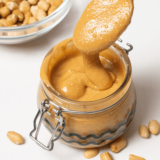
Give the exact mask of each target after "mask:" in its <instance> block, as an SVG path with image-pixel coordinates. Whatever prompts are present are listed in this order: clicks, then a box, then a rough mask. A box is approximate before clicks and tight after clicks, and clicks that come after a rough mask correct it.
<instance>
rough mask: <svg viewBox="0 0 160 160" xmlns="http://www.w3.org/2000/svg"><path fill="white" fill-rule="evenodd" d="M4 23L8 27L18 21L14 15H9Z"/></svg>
mask: <svg viewBox="0 0 160 160" xmlns="http://www.w3.org/2000/svg"><path fill="white" fill-rule="evenodd" d="M6 21H7V25H8V26H12V25H15V24H16V22H17V21H18V17H17V16H16V15H15V14H11V15H9V16H8V17H7V19H6Z"/></svg>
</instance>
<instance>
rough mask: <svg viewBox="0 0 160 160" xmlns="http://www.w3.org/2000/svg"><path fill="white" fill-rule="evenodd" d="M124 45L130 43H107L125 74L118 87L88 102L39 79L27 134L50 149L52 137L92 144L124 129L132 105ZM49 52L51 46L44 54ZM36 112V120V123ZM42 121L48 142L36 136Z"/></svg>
mask: <svg viewBox="0 0 160 160" xmlns="http://www.w3.org/2000/svg"><path fill="white" fill-rule="evenodd" d="M121 42H122V41H121ZM127 45H128V46H129V47H130V49H129V50H126V49H124V48H122V47H120V46H119V45H117V44H114V45H112V46H111V47H110V48H111V49H113V50H114V51H115V52H116V54H117V55H118V56H119V57H120V58H121V59H122V61H123V63H124V66H125V69H126V76H125V80H124V82H123V84H122V85H121V86H120V88H119V89H118V90H116V91H115V92H114V93H113V94H111V95H109V96H108V97H105V98H103V99H100V100H96V101H91V102H81V101H74V100H70V99H67V98H64V97H62V96H61V95H58V94H57V93H56V92H55V91H54V90H52V89H51V88H49V87H48V86H47V85H45V84H44V83H43V82H42V81H41V82H40V85H39V89H38V108H39V111H38V113H37V115H36V118H35V120H34V130H33V131H32V132H31V133H30V137H31V138H32V139H33V140H34V141H36V143H37V144H39V145H40V146H41V147H43V148H44V149H46V150H52V149H53V143H54V141H56V140H57V139H60V140H61V141H62V142H63V143H65V144H67V145H70V146H72V147H77V148H94V147H100V146H103V145H106V144H108V143H110V142H112V141H113V140H115V139H116V138H118V137H119V136H121V135H122V134H123V133H124V132H125V131H126V129H127V128H128V126H129V124H130V122H131V121H132V120H133V117H134V114H135V108H136V93H135V87H134V84H133V82H132V69H131V63H130V60H129V57H128V55H127V54H128V52H129V51H130V50H132V45H130V44H127ZM52 52H53V49H51V50H50V51H49V53H48V54H47V55H46V56H48V55H49V54H51V53H52ZM60 54H61V53H60ZM56 56H60V55H58V54H57V55H56ZM55 58H56V57H55ZM38 116H40V122H39V124H38V127H37V126H36V121H37V118H38ZM42 122H43V124H44V125H45V126H46V128H47V129H48V130H49V131H50V132H51V133H52V137H51V138H50V140H49V143H48V146H45V145H43V144H42V143H41V142H39V141H38V139H37V136H38V133H39V129H40V126H41V123H42ZM34 132H36V134H35V136H33V133H34Z"/></svg>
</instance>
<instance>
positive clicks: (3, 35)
mask: <svg viewBox="0 0 160 160" xmlns="http://www.w3.org/2000/svg"><path fill="white" fill-rule="evenodd" d="M42 2H43V1H42ZM71 6H72V0H64V1H63V3H62V4H61V5H60V6H59V7H58V8H57V9H56V10H55V11H54V12H53V13H51V14H50V15H48V16H46V17H45V18H43V19H40V20H39V21H36V22H34V23H31V24H27V25H20V26H9V27H4V26H0V44H20V43H25V42H28V41H31V40H33V39H35V38H38V37H40V36H42V35H44V34H46V33H48V32H49V31H50V30H52V29H53V28H54V27H55V26H56V25H58V24H59V23H60V22H61V21H62V20H63V19H64V18H65V16H66V15H67V13H68V12H69V10H70V8H71ZM32 19H33V18H32ZM32 19H31V21H32Z"/></svg>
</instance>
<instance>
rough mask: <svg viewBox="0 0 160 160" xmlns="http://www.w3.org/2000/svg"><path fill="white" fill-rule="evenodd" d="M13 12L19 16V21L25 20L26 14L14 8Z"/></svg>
mask: <svg viewBox="0 0 160 160" xmlns="http://www.w3.org/2000/svg"><path fill="white" fill-rule="evenodd" d="M12 14H15V15H16V16H17V17H18V21H20V22H22V21H23V20H24V14H23V13H22V12H21V11H20V10H18V9H16V10H14V11H13V12H12Z"/></svg>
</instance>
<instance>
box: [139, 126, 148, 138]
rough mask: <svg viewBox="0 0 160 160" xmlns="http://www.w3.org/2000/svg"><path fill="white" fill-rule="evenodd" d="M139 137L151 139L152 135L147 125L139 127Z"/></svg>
mask: <svg viewBox="0 0 160 160" xmlns="http://www.w3.org/2000/svg"><path fill="white" fill-rule="evenodd" d="M139 135H140V136H141V137H142V138H149V136H150V133H149V130H148V128H147V127H146V126H145V125H140V126H139Z"/></svg>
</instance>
